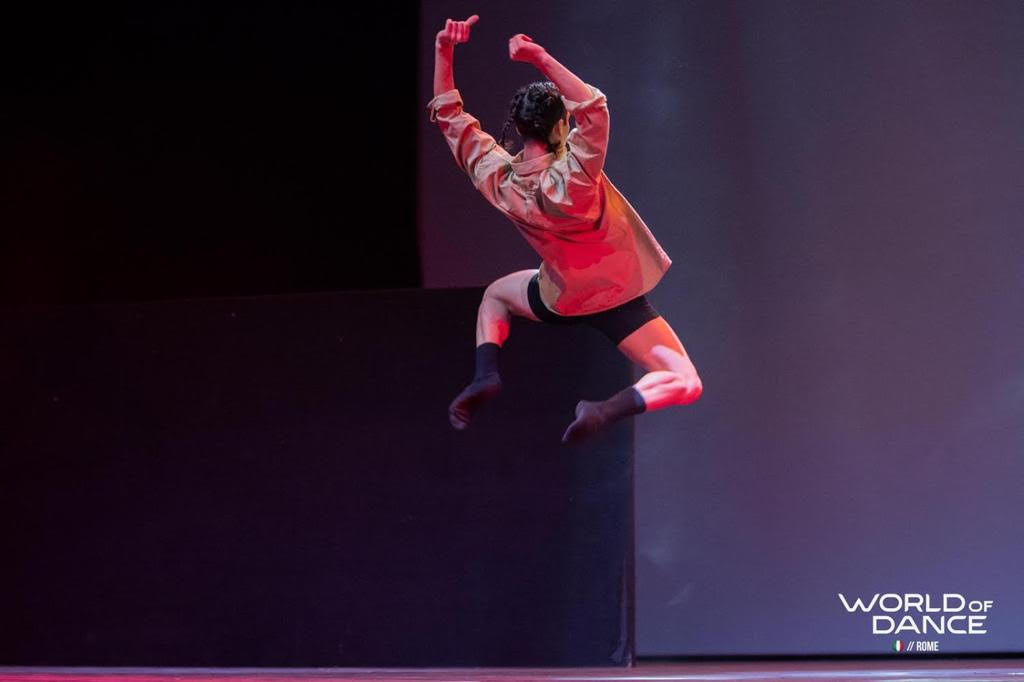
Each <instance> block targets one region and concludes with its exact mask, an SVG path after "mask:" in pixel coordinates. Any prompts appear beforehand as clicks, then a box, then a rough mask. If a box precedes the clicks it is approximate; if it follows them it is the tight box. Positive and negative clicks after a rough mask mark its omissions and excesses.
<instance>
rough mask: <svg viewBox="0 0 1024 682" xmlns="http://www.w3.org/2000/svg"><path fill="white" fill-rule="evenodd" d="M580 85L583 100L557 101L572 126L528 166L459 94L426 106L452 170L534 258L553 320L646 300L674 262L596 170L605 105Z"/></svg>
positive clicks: (600, 168)
mask: <svg viewBox="0 0 1024 682" xmlns="http://www.w3.org/2000/svg"><path fill="white" fill-rule="evenodd" d="M587 87H588V88H589V89H590V91H591V94H592V96H591V97H590V98H589V99H587V100H584V101H582V102H576V101H573V100H570V99H567V98H565V97H564V96H563V97H562V101H563V102H564V103H565V107H566V109H567V110H568V111H569V112H570V114H571V115H572V116H573V118H574V119H575V121H576V126H577V127H574V128H573V129H572V130H571V131H570V132H569V135H568V136H567V138H566V144H565V145H564V146H562V147H561V148H559V150H558V151H557V152H549V153H548V154H546V155H544V156H538V157H535V158H532V159H529V160H527V161H524V160H523V151H520V152H519V153H518V154H516V155H515V156H512V155H510V154H509V153H508V152H507V151H506V150H505V149H504V148H502V147H501V146H500V145H498V143H497V141H496V140H495V139H494V138H493V137H492V136H490V135H489V134H487V133H486V132H484V131H483V130H482V129H481V127H480V122H479V121H478V120H477V119H476V118H475V117H473V116H472V115H470V114H468V113H467V112H465V111H463V108H462V104H463V102H462V95H461V94H460V93H459V91H458V89H457V88H453V89H451V90H447V91H445V92H442V93H440V94H439V95H437V96H436V97H434V98H433V99H431V100H430V102H429V103H428V104H427V108H428V110H429V114H430V120H431V121H436V122H437V124H438V126H439V127H440V129H441V133H442V134H443V135H444V138H445V140H446V141H447V143H448V146H449V147H450V148H451V150H452V153H453V154H454V156H455V161H456V163H457V164H458V166H459V168H460V169H462V170H463V171H464V172H465V173H466V174H467V175H468V176H469V178H470V180H471V181H472V182H473V186H474V187H476V188H477V189H478V190H479V191H480V192H481V193H482V194H483V195H484V197H485V198H486V199H487V201H488V202H490V203H491V204H492V205H493V206H494V207H495V208H497V209H498V210H499V211H501V212H502V213H503V214H504V215H505V216H506V217H507V218H509V219H510V220H511V221H512V223H513V224H514V225H515V226H516V228H517V229H518V230H519V232H520V233H521V234H522V235H523V237H525V238H526V240H527V241H528V242H529V243H530V246H532V247H533V249H534V250H535V251H536V252H537V253H538V254H539V255H540V257H541V259H542V262H541V264H540V273H539V275H538V283H539V285H540V297H541V300H542V301H543V302H544V304H545V305H546V306H547V307H548V308H550V309H551V310H552V311H554V312H555V313H558V314H560V315H585V314H589V313H595V312H600V311H602V310H607V309H608V308H613V307H615V306H617V305H620V304H622V303H625V302H626V301H629V300H630V299H633V298H635V297H637V296H639V295H641V294H645V293H647V292H648V291H650V290H651V289H653V288H654V286H655V285H656V284H657V283H658V281H659V280H660V279H661V277H662V275H664V274H665V271H666V270H668V268H669V266H670V265H671V264H672V260H671V259H670V258H669V257H668V255H667V254H666V253H665V251H664V250H663V249H662V248H661V246H660V245H659V244H658V242H657V240H655V238H654V235H653V234H651V231H650V230H649V229H648V227H647V225H645V224H644V221H643V220H641V219H640V216H639V215H638V214H637V212H636V211H635V210H634V209H633V207H632V206H631V205H630V203H629V202H628V201H626V198H625V197H623V196H622V194H621V193H620V192H619V190H618V189H616V187H615V186H614V185H613V184H612V183H611V181H610V180H609V179H608V176H607V175H605V173H604V160H605V154H606V152H607V149H608V132H609V118H608V104H607V99H606V97H605V95H604V93H603V92H601V91H600V90H598V89H597V88H596V87H594V86H592V85H590V84H589V83H588V84H587Z"/></svg>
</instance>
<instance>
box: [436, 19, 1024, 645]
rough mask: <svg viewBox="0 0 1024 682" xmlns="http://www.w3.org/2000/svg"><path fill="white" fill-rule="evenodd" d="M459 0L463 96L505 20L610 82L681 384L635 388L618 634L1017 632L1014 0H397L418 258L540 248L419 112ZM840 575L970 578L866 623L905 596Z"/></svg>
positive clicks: (801, 639) (997, 637)
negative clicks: (644, 396)
mask: <svg viewBox="0 0 1024 682" xmlns="http://www.w3.org/2000/svg"><path fill="white" fill-rule="evenodd" d="M473 13H478V14H480V17H481V18H480V21H479V23H478V24H476V26H474V28H473V37H472V40H471V42H470V43H468V44H466V45H460V46H458V47H457V48H456V57H455V83H456V87H458V88H459V89H460V91H461V92H462V94H463V97H464V99H465V103H466V110H467V111H469V112H470V113H473V114H474V115H475V116H477V117H478V118H479V119H480V120H481V121H482V123H483V126H484V128H485V129H486V130H488V131H490V132H492V133H494V134H497V133H499V132H500V126H501V124H502V122H503V120H504V117H505V115H506V113H507V107H508V103H509V99H510V97H511V95H512V92H513V91H514V90H515V88H516V87H517V86H519V85H521V84H523V83H525V82H528V81H530V80H535V79H537V78H538V77H539V74H538V73H537V72H535V71H534V70H533V69H532V68H531V67H529V66H526V65H524V64H521V63H514V62H510V61H509V59H508V56H507V44H506V43H507V39H508V38H509V36H511V35H513V34H514V33H518V32H524V33H527V34H528V35H530V36H532V37H533V38H534V39H535V40H536V41H537V42H539V43H540V44H542V45H544V46H546V47H547V48H548V49H549V50H550V51H551V52H552V53H553V54H554V55H555V56H556V57H557V58H558V59H559V60H561V61H562V62H563V63H564V64H565V65H566V66H568V67H569V68H571V69H573V70H575V71H576V72H577V73H578V74H579V75H580V76H581V77H582V78H583V79H584V80H586V81H589V82H591V83H594V84H595V85H597V86H599V87H600V88H601V89H602V90H603V91H604V92H605V93H607V95H608V102H609V109H610V112H611V120H612V135H611V143H610V149H609V157H608V161H607V165H606V168H605V171H606V172H607V174H608V176H609V177H610V178H611V179H612V180H613V181H614V182H615V183H616V185H617V186H618V187H619V188H620V189H621V190H622V191H623V192H624V194H625V195H626V197H627V198H628V199H629V200H630V202H631V203H633V205H634V206H635V207H636V208H637V209H638V211H639V212H640V214H641V215H642V216H644V218H645V220H646V222H647V223H648V225H649V226H650V227H651V229H652V230H653V231H654V233H655V235H656V236H657V237H658V239H659V240H660V241H661V243H662V245H663V246H664V247H665V249H666V250H667V252H668V253H669V255H670V256H672V258H673V259H674V265H673V267H672V269H671V270H670V271H669V272H668V274H667V275H666V276H665V278H664V280H663V281H662V283H661V284H660V285H659V286H658V288H657V289H655V291H654V292H653V293H652V294H651V296H650V299H651V300H652V302H653V303H654V304H655V305H656V306H657V307H658V308H659V309H660V310H661V311H662V313H663V314H664V315H665V317H666V318H667V319H668V320H669V321H670V322H671V323H672V325H673V326H674V327H675V329H676V331H677V332H678V333H679V335H680V337H681V338H682V340H683V343H684V345H685V346H686V348H687V350H688V351H689V353H690V354H691V355H692V357H693V359H694V361H695V363H696V365H697V367H698V369H699V370H700V372H701V374H702V378H703V380H704V385H705V393H704V396H703V397H702V399H701V400H700V402H699V403H697V404H696V405H693V406H690V407H686V408H678V409H673V410H668V411H662V412H658V413H654V414H649V415H644V416H642V417H641V418H640V419H638V420H637V428H638V431H637V439H638V443H637V445H638V451H637V484H638V491H637V505H638V529H637V530H638V548H637V551H638V557H637V570H638V584H637V592H638V616H637V618H638V620H637V633H638V653H639V654H640V655H699V654H770V653H787V654H788V653H792V654H801V653H878V654H885V653H886V652H887V651H891V647H892V646H893V644H894V641H895V640H897V639H899V640H902V641H904V642H906V641H909V640H927V641H938V642H939V652H940V653H941V652H947V653H948V652H967V651H1020V650H1021V642H1020V637H1019V633H1020V632H1021V631H1022V629H1024V589H1022V587H1021V581H1020V576H1021V574H1022V569H1024V549H1022V548H1024V542H1022V541H1024V531H1022V530H1021V526H1020V523H1019V519H1020V518H1021V516H1022V515H1024V496H1022V493H1021V490H1022V486H1024V462H1022V458H1021V451H1022V445H1024V321H1022V315H1021V308H1020V300H1021V297H1022V294H1024V268H1022V267H1021V255H1022V253H1024V231H1022V230H1021V223H1022V217H1024V193H1022V192H1021V178H1022V177H1024V126H1022V125H1021V123H1022V121H1024V119H1022V112H1024V87H1022V86H1024V4H1021V3H1019V2H932V1H929V2H924V1H922V2H892V1H888V0H887V1H884V2H883V1H872V2H859V1H858V2H756V3H755V2H743V3H738V2H718V1H715V2H674V1H664V2H653V1H647V2H636V3H628V4H627V3H620V2H612V1H610V0H599V1H597V2H591V1H588V2H582V1H575V2H558V3H551V2H527V3H522V2H519V3H514V4H513V3H485V4H481V3H479V2H461V1H460V2H425V3H422V5H421V15H422V26H421V36H420V41H421V50H422V53H421V54H422V56H423V59H422V63H421V64H420V67H419V68H420V74H419V89H418V92H419V110H420V124H419V125H420V134H421V156H420V166H419V182H420V204H419V219H420V231H421V235H422V248H423V252H422V253H423V258H422V260H423V272H424V284H425V285H426V286H429V287H447V286H455V285H481V284H485V283H487V282H489V281H491V280H493V279H495V278H496V277H499V276H501V275H503V274H505V273H507V272H509V271H512V270H517V269H521V268H526V267H537V265H538V264H539V258H538V257H537V256H536V254H534V252H533V251H532V250H530V249H529V247H528V246H527V244H526V242H525V241H524V240H523V239H522V238H521V237H520V236H519V235H518V234H517V233H516V232H515V230H514V228H513V226H512V224H511V223H510V222H508V221H507V220H506V219H504V218H503V217H501V216H500V215H499V214H498V213H497V212H496V211H494V210H493V209H492V208H491V207H490V206H489V205H487V203H486V201H485V200H484V199H483V197H481V196H479V195H478V194H477V192H476V190H474V189H473V187H472V185H471V184H470V183H469V181H468V179H467V178H466V177H465V176H463V175H461V174H460V172H459V171H458V169H457V168H456V167H455V165H454V162H453V160H452V157H451V153H450V152H449V150H448V148H447V146H446V145H445V144H444V142H443V139H442V138H441V135H440V133H439V132H438V130H437V129H436V124H433V123H430V122H429V121H428V116H427V112H426V109H425V106H426V103H427V101H429V99H430V97H431V96H432V94H433V93H432V78H431V76H432V68H433V65H432V45H433V36H434V34H435V33H436V31H437V30H438V29H439V28H440V27H441V26H443V22H444V20H445V18H447V17H453V18H458V19H465V18H466V17H467V16H468V15H470V14H473ZM567 361H568V358H567ZM840 593H841V594H842V595H844V596H845V597H846V598H848V599H850V600H851V601H852V600H855V599H857V598H862V599H864V600H865V601H868V600H870V599H871V598H872V597H873V595H875V594H876V593H882V594H884V593H897V594H904V593H917V594H928V595H930V596H931V599H932V600H933V601H932V607H933V608H941V607H942V606H943V604H942V598H943V595H944V594H957V595H962V596H963V597H965V598H966V599H967V600H978V601H980V602H984V601H991V602H992V604H991V606H990V607H989V608H987V609H985V607H984V605H981V608H982V611H980V612H979V613H978V615H983V616H985V619H984V621H979V623H980V624H979V625H978V627H980V628H982V629H985V630H986V631H987V632H986V633H985V634H971V635H956V634H941V635H936V634H932V633H928V634H917V633H915V632H914V631H913V630H912V629H911V630H908V629H906V628H904V629H902V630H901V631H900V632H899V633H898V634H897V633H891V634H885V633H880V634H875V633H873V631H872V616H875V615H889V616H891V617H894V618H895V622H896V623H897V624H902V625H907V624H906V623H904V622H903V621H902V620H901V617H902V615H903V614H902V613H887V612H886V611H884V610H882V608H880V606H879V605H878V604H875V605H874V608H873V609H872V610H871V611H870V613H848V612H847V611H846V609H845V608H844V605H843V602H842V601H841V600H840V598H839V596H838V595H839V594H840ZM882 605H884V606H885V607H886V608H892V607H898V606H899V604H898V603H897V602H896V601H895V600H894V599H892V598H891V597H890V598H887V599H886V600H885V601H884V602H883V604H882ZM947 606H949V607H950V608H951V609H955V608H956V607H958V606H960V602H959V600H958V599H956V598H951V599H950V600H949V602H948V604H947ZM963 613H964V611H955V612H954V611H950V612H948V613H946V614H945V615H946V616H947V617H951V616H955V615H963ZM930 615H932V616H933V617H936V618H937V617H938V616H940V615H943V614H942V613H941V612H937V613H932V614H930ZM914 622H915V623H916V624H917V626H918V627H922V626H923V623H922V620H921V618H920V617H915V618H914ZM881 625H883V626H884V625H886V622H885V621H884V620H883V621H882V622H881ZM954 625H955V626H956V625H958V623H957V622H956V621H954ZM960 625H962V623H960ZM882 629H883V630H884V629H886V628H884V627H883V628H882Z"/></svg>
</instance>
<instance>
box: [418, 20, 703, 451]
mask: <svg viewBox="0 0 1024 682" xmlns="http://www.w3.org/2000/svg"><path fill="white" fill-rule="evenodd" d="M479 18H480V17H479V16H478V15H476V14H474V15H472V16H471V17H469V18H468V19H466V20H465V21H453V20H452V19H448V20H447V21H446V22H445V27H444V28H443V29H441V30H440V31H439V32H438V34H437V36H436V38H435V44H434V48H435V62H434V98H433V99H431V100H430V102H429V103H428V104H427V108H428V110H429V113H430V120H431V121H436V122H437V124H438V126H439V128H440V129H441V132H442V134H443V135H444V137H445V140H446V141H447V143H448V146H449V147H450V148H451V150H452V153H453V154H454V156H455V161H456V163H457V164H458V166H459V168H460V169H462V170H463V171H464V172H465V173H466V174H467V175H468V176H469V177H470V179H471V180H472V182H473V185H474V186H475V187H476V188H477V189H478V190H479V191H480V192H481V193H482V194H483V195H484V197H485V198H486V199H487V200H488V201H489V202H490V203H491V204H492V205H493V206H494V207H495V208H497V209H498V210H499V211H501V212H502V213H503V214H504V215H505V216H506V217H507V218H509V219H510V220H511V221H512V222H513V224H514V225H515V226H516V227H517V228H518V229H519V231H520V233H521V234H522V235H523V236H524V237H525V238H526V240H527V241H528V242H529V243H530V245H531V246H532V247H533V248H534V250H536V251H537V253H538V254H539V255H540V256H541V258H542V262H541V264H540V267H539V268H537V269H528V270H519V271H518V272H513V273H511V274H508V275H505V276H504V277H501V278H499V279H497V280H495V281H494V282H492V283H491V284H490V285H489V286H488V287H487V289H486V290H485V291H484V296H483V300H482V301H481V303H480V307H479V309H478V313H477V325H476V344H477V345H476V372H475V374H474V376H473V380H472V382H471V383H470V384H469V385H468V386H467V387H466V388H465V389H464V390H463V391H462V392H461V393H460V394H459V395H458V396H456V398H455V399H454V400H453V401H452V403H451V405H449V408H448V417H449V421H450V422H451V425H452V426H453V427H454V428H455V429H457V430H463V429H465V428H467V427H468V426H469V423H470V420H471V419H472V417H473V414H474V413H475V412H476V411H477V410H478V409H479V408H480V407H481V406H482V405H484V404H485V403H487V402H488V401H490V400H492V399H493V398H495V397H496V396H497V395H498V394H499V393H500V392H501V376H500V373H499V368H498V356H499V352H500V350H501V347H502V345H503V344H504V343H505V340H506V339H507V338H508V334H509V324H510V321H511V316H512V315H519V316H522V317H525V318H527V319H530V320H533V321H535V322H546V323H551V324H580V323H584V324H588V325H591V326H592V327H594V328H596V329H598V330H600V331H601V332H602V333H604V334H605V335H606V336H607V337H608V338H609V339H610V340H611V341H612V343H614V344H615V345H616V346H617V347H618V348H619V350H620V351H622V353H624V354H625V355H626V357H627V358H629V359H630V360H631V361H632V362H635V363H636V364H638V365H640V366H641V367H643V368H644V369H645V370H646V372H647V373H646V374H644V376H643V377H641V378H640V380H639V381H637V382H636V383H635V384H633V385H632V386H628V387H626V388H624V389H623V390H621V391H619V392H618V393H616V394H615V395H613V396H612V397H610V398H608V399H607V400H603V401H591V400H580V401H579V402H578V403H577V405H576V414H575V419H574V420H573V422H572V423H571V424H569V426H568V428H566V430H565V433H564V434H563V435H562V442H563V443H578V442H580V441H583V440H584V439H586V438H587V437H589V436H590V435H592V434H594V433H596V432H597V431H599V430H600V429H602V428H603V427H604V426H606V425H607V424H610V423H612V422H615V421H617V420H619V419H622V418H623V417H627V416H630V415H636V414H640V413H642V412H644V411H653V410H658V409H662V408H664V407H669V406H671V405H686V404H689V403H692V402H694V401H695V400H697V399H698V398H699V397H700V394H701V392H702V390H703V387H702V383H701V380H700V377H699V376H698V375H697V370H696V368H695V367H694V366H693V363H692V362H691V361H690V357H689V355H687V353H686V350H685V349H684V348H683V344H682V343H681V342H680V341H679V337H678V336H676V334H675V332H674V331H673V330H672V328H671V327H670V326H669V324H668V323H667V322H666V321H665V319H664V318H663V317H662V316H661V315H660V314H658V312H657V311H656V310H655V309H654V307H653V306H652V305H651V304H650V302H649V301H648V300H647V297H646V296H645V294H646V293H647V292H648V291H650V290H651V289H653V288H654V286H655V285H656V284H657V283H658V281H659V280H660V279H661V277H662V275H664V273H665V271H666V270H668V268H669V266H670V265H671V264H672V261H671V259H670V258H669V257H668V255H667V254H666V253H665V252H664V251H663V250H662V248H661V246H660V245H659V244H658V242H657V241H656V240H655V239H654V235H652V234H651V232H650V230H649V229H648V228H647V226H646V225H645V224H644V222H643V221H642V220H641V219H640V216H639V215H637V213H636V211H635V210H634V209H633V207H632V206H631V205H630V204H629V202H628V201H626V199H625V197H623V196H622V194H620V193H619V191H618V189H616V188H615V186H614V185H612V183H611V181H610V180H609V179H608V177H607V175H605V173H604V170H603V167H604V159H605V153H606V150H607V147H608V136H609V117H608V106H607V101H606V98H605V95H604V93H603V92H601V91H600V90H599V89H598V88H596V87H594V86H593V85H590V84H588V83H585V82H583V81H582V80H580V79H579V78H578V77H577V76H576V75H575V74H573V73H572V72H571V71H569V70H568V69H567V68H565V67H564V66H563V65H562V64H561V63H559V62H558V61H557V60H556V59H555V58H554V57H552V56H551V55H550V54H549V53H548V52H547V51H546V50H545V49H544V48H543V47H541V46H540V45H538V44H537V43H535V42H533V40H532V39H531V38H530V37H529V36H527V35H524V34H522V33H517V34H516V35H514V36H512V37H511V38H510V39H509V42H508V49H509V58H510V59H512V60H513V61H518V62H525V63H527V64H531V65H532V66H534V67H536V68H537V69H538V70H539V71H540V72H541V73H542V74H543V75H544V76H546V77H547V80H545V81H537V82H534V83H530V84H528V85H525V86H523V87H521V88H519V90H518V91H516V93H515V96H514V97H513V98H512V103H511V107H510V111H509V115H508V119H507V120H506V122H505V126H504V129H503V130H502V134H501V139H500V141H496V140H495V139H494V138H493V137H492V136H491V135H488V134H487V133H485V132H484V131H483V130H482V129H481V127H480V122H479V121H478V120H477V119H476V118H474V117H473V116H471V115H470V114H468V113H466V112H465V111H463V108H462V96H461V94H460V93H459V91H458V90H457V89H456V88H455V80H454V76H453V73H452V62H453V57H454V48H455V45H456V44H458V43H465V42H467V41H468V40H469V35H470V30H471V27H472V26H473V25H474V24H475V23H476V22H477V21H478V20H479ZM570 115H572V116H573V118H574V119H575V121H576V124H577V127H575V128H572V129H571V130H570V129H569V116H570ZM513 126H514V127H515V130H516V132H517V133H518V134H519V135H520V136H521V137H522V139H523V148H522V149H521V150H520V151H519V152H518V153H516V154H515V155H513V154H512V148H511V144H510V143H509V142H507V141H506V138H507V136H508V133H509V130H510V128H511V127H513Z"/></svg>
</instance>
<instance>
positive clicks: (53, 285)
mask: <svg viewBox="0 0 1024 682" xmlns="http://www.w3.org/2000/svg"><path fill="white" fill-rule="evenodd" d="M416 12H417V6H416V4H415V3H413V4H411V5H407V4H402V3H376V4H373V5H366V4H364V3H340V2H333V3H327V2H308V1H297V2H292V1H286V0H269V1H268V2H259V3H252V2H232V1H231V0H205V1H203V2H171V1H170V0H158V1H156V2H136V3H127V2H123V3H121V2H119V3H111V2H105V3H91V4H84V3H78V4H75V3H65V4H62V5H61V6H60V8H59V11H58V9H57V8H55V7H53V6H51V5H47V4H45V3H16V4H15V5H12V8H5V11H4V13H3V18H2V19H0V59H2V60H3V64H4V65H5V66H4V77H3V81H2V82H0V302H4V303H8V302H15V303H23V302H33V303H42V302H85V301H142V300H151V299H157V298H176V297H183V296H185V297H191V296H197V297H198V296H211V295H213V296H227V295H254V294H268V293H270V294H274V293H285V292H298V291H324V290H338V289H349V290H351V289H381V288H392V287H414V286H419V284H420V275H419V270H418V263H417V246H416V227H415V218H414V216H415V194H414V187H415V177H414V174H415V167H414V162H413V160H412V159H413V154H414V152H413V150H414V145H413V140H414V138H415V132H414V131H415V125H416V119H415V117H414V114H413V108H414V104H415V94H414V93H415V85H414V82H413V81H414V78H415V70H414V69H413V66H412V65H413V64H414V63H415V62H416V57H417V45H416V31H417V28H416V27H417V24H418V21H417V17H416ZM406 159H408V160H407V161H406Z"/></svg>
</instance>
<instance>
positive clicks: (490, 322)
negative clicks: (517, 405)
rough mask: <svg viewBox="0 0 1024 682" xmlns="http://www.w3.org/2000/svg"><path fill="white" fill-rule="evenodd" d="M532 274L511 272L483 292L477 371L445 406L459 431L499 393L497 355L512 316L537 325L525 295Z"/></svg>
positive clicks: (478, 324) (477, 323) (499, 377)
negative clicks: (524, 318) (467, 383)
mask: <svg viewBox="0 0 1024 682" xmlns="http://www.w3.org/2000/svg"><path fill="white" fill-rule="evenodd" d="M535 272H537V270H536V269H534V270H520V271H518V272H513V273H512V274H509V275H505V276H504V277H501V278H500V279H497V280H495V281H494V282H491V284H490V285H489V286H488V287H487V289H486V290H485V291H484V296H483V299H482V300H481V301H480V307H479V308H478V309H477V316H476V372H475V374H474V375H473V381H472V382H471V383H470V384H469V386H466V388H464V389H463V390H462V393H460V394H459V395H458V396H457V397H456V398H455V400H453V401H452V403H451V405H449V406H448V420H449V421H450V422H451V424H452V427H454V428H455V429H457V430H459V431H462V430H463V429H465V428H466V427H468V426H469V422H470V420H471V419H472V418H473V414H474V413H475V412H476V410H477V409H479V408H480V407H481V406H482V405H484V404H485V403H487V402H488V401H490V400H492V399H494V398H495V397H497V395H498V394H499V393H501V375H500V373H499V371H498V356H499V354H500V351H501V347H502V345H503V344H504V343H505V340H506V339H507V338H508V332H509V326H510V323H511V317H512V315H519V316H521V317H527V318H529V319H531V320H534V321H538V322H539V320H538V319H537V316H536V315H534V314H533V312H532V311H531V310H530V303H529V299H528V298H527V295H526V287H527V286H528V285H529V283H530V278H531V277H533V274H534V273H535Z"/></svg>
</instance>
